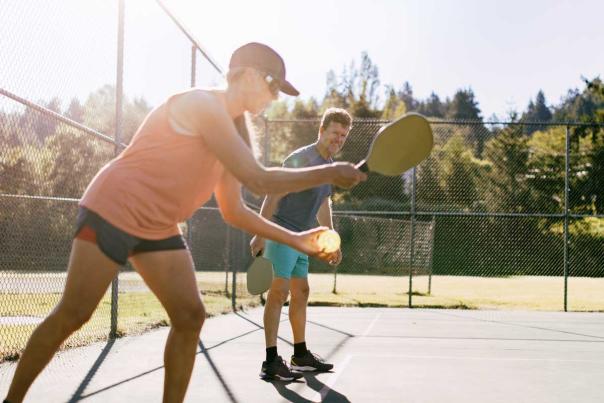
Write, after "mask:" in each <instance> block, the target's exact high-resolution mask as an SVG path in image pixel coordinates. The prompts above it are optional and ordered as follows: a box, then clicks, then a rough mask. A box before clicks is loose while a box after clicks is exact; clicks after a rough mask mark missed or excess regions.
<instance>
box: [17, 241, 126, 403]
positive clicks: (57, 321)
mask: <svg viewBox="0 0 604 403" xmlns="http://www.w3.org/2000/svg"><path fill="white" fill-rule="evenodd" d="M118 269H119V265H118V264H117V263H115V262H114V261H113V260H111V259H109V258H108V257H107V256H105V255H104V254H103V252H101V250H100V249H99V248H98V246H97V245H96V244H94V243H91V242H87V241H82V240H79V239H75V240H74V241H73V244H72V248H71V256H70V258H69V267H68V270H67V280H66V282H65V290H64V292H63V296H62V297H61V301H59V303H58V304H57V306H56V307H55V308H54V309H53V311H52V312H51V313H50V315H48V317H47V318H46V319H45V320H44V321H43V322H42V323H40V325H39V326H38V327H37V328H36V329H35V330H34V332H33V333H32V335H31V337H30V338H29V341H28V342H27V345H26V346H25V351H23V354H22V356H21V358H20V360H19V363H18V365H17V369H16V370H15V375H14V377H13V380H12V382H11V385H10V388H9V390H8V395H7V397H6V398H7V400H8V401H10V402H11V403H17V402H21V401H22V400H23V398H24V396H25V393H26V392H27V390H28V389H29V387H30V386H31V384H32V383H33V382H34V380H35V379H36V377H37V376H38V374H39V373H40V372H41V371H42V369H44V367H45V366H46V364H48V362H49V361H50V359H51V358H52V357H53V355H54V354H55V352H56V351H57V349H58V348H59V347H60V346H61V343H63V341H64V340H65V339H66V338H67V337H69V335H71V334H72V333H73V332H75V331H76V330H77V329H79V328H80V327H81V326H82V325H83V324H84V323H86V322H87V321H88V319H90V316H91V315H92V313H93V312H94V310H95V309H96V307H97V305H98V303H99V301H100V300H101V298H102V297H103V295H104V294H105V291H107V287H108V286H109V284H110V283H111V280H113V278H114V277H115V276H116V275H117V273H118Z"/></svg>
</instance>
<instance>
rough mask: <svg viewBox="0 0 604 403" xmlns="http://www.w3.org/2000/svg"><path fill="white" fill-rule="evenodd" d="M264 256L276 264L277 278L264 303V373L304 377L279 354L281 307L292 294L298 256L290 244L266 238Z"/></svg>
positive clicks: (283, 377) (273, 376)
mask: <svg viewBox="0 0 604 403" xmlns="http://www.w3.org/2000/svg"><path fill="white" fill-rule="evenodd" d="M264 257H266V258H267V259H269V260H270V261H271V262H272V263H273V269H274V271H275V278H274V280H273V283H272V284H271V288H270V289H269V291H268V295H267V297H266V304H265V305H264V338H265V341H266V360H265V361H264V362H263V363H262V369H261V370H260V376H261V377H262V378H266V379H281V380H294V379H298V378H300V377H302V374H299V373H295V372H291V371H290V369H289V368H288V367H287V365H286V364H285V362H284V361H283V360H282V359H281V357H279V355H278V354H277V333H278V332H279V323H280V321H281V308H282V307H283V304H285V301H287V297H288V295H289V277H290V275H291V271H292V270H293V268H294V266H295V264H296V258H297V255H296V252H295V251H294V250H293V249H291V248H290V247H289V246H286V245H281V244H278V243H276V242H272V241H266V246H265V250H264Z"/></svg>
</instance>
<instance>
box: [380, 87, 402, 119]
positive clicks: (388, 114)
mask: <svg viewBox="0 0 604 403" xmlns="http://www.w3.org/2000/svg"><path fill="white" fill-rule="evenodd" d="M386 94H387V95H386V103H385V104H384V109H383V111H382V116H381V118H382V119H385V120H392V119H395V118H397V117H399V116H401V115H404V114H405V112H407V107H406V106H405V103H404V102H403V101H402V100H401V99H400V98H399V97H398V96H397V95H396V91H395V90H394V88H392V87H390V86H389V87H388V88H387V91H386Z"/></svg>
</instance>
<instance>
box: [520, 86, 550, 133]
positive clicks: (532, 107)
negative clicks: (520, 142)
mask: <svg viewBox="0 0 604 403" xmlns="http://www.w3.org/2000/svg"><path fill="white" fill-rule="evenodd" d="M552 116H553V115H552V111H551V110H550V109H549V107H548V106H547V105H546V103H545V95H544V94H543V91H542V90H539V92H538V93H537V96H536V97H535V102H533V100H530V101H529V104H528V107H527V110H526V112H525V113H524V114H523V115H522V120H523V121H525V122H540V123H548V122H550V121H551V120H552ZM546 127H547V126H545V125H530V126H526V127H525V128H524V132H525V134H532V133H533V132H536V131H537V130H544V129H545V128H546Z"/></svg>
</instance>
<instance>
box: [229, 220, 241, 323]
mask: <svg viewBox="0 0 604 403" xmlns="http://www.w3.org/2000/svg"><path fill="white" fill-rule="evenodd" d="M240 236H242V233H241V232H240V231H236V232H235V237H234V238H235V239H234V240H235V242H236V245H237V244H239V243H240V242H241V240H240V239H239V237H240ZM239 246H240V245H237V247H236V248H235V250H236V251H238V252H237V254H236V255H235V256H232V255H231V259H230V261H231V268H232V271H233V273H232V274H231V277H232V279H231V280H232V284H231V307H232V308H233V311H237V267H238V266H239V265H240V264H241V259H239V256H240V253H239V249H240V248H239ZM231 250H232V249H231Z"/></svg>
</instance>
